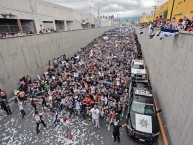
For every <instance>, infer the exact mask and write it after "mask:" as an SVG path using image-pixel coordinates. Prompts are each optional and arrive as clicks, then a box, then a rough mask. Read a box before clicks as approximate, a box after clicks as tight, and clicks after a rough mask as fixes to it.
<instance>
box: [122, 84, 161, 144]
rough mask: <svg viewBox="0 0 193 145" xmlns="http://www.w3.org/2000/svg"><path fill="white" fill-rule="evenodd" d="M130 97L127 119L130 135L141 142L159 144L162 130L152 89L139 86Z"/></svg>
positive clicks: (134, 88)
mask: <svg viewBox="0 0 193 145" xmlns="http://www.w3.org/2000/svg"><path fill="white" fill-rule="evenodd" d="M130 95H131V96H130V99H129V108H128V112H127V117H126V121H127V124H128V125H127V128H126V129H127V133H128V135H129V136H131V137H132V138H134V139H135V140H137V141H140V142H146V143H150V144H151V143H152V144H153V143H155V142H157V140H158V137H159V132H160V129H159V123H158V119H157V112H156V109H155V105H154V98H153V95H152V93H151V89H149V88H147V87H144V86H143V85H139V84H138V85H136V87H133V89H132V91H131V94H130Z"/></svg>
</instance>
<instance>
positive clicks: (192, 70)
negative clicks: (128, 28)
mask: <svg viewBox="0 0 193 145" xmlns="http://www.w3.org/2000/svg"><path fill="white" fill-rule="evenodd" d="M137 32H138V38H139V42H140V43H141V45H142V52H143V56H144V59H145V62H146V64H147V67H148V70H149V73H150V80H151V83H152V86H153V88H154V91H155V93H156V96H157V97H158V100H159V104H160V107H161V109H162V110H163V112H162V114H163V116H164V120H165V122H166V124H165V125H166V127H167V130H168V132H169V136H170V139H171V142H172V144H173V145H192V137H193V125H192V122H193V113H192V112H193V105H192V104H193V96H192V95H193V77H192V75H193V47H192V46H193V41H192V40H193V35H190V34H181V33H180V34H179V35H177V36H175V37H170V38H165V39H163V40H159V38H158V37H156V36H155V38H153V39H149V38H148V31H147V30H146V31H145V32H144V34H143V35H139V28H138V30H137Z"/></svg>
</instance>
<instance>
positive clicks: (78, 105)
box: [76, 102, 80, 110]
mask: <svg viewBox="0 0 193 145" xmlns="http://www.w3.org/2000/svg"><path fill="white" fill-rule="evenodd" d="M79 109H80V104H79V102H76V110H79Z"/></svg>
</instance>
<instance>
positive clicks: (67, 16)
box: [0, 0, 94, 32]
mask: <svg viewBox="0 0 193 145" xmlns="http://www.w3.org/2000/svg"><path fill="white" fill-rule="evenodd" d="M10 13H11V14H12V15H13V16H11V17H7V19H28V20H35V25H36V29H37V32H39V31H40V30H41V27H40V25H42V27H43V28H44V25H43V21H53V22H54V21H55V20H63V21H64V20H68V21H74V22H75V23H74V24H75V25H74V26H73V29H82V27H81V23H82V20H83V19H84V20H87V22H88V23H89V24H94V16H93V15H88V14H84V13H81V12H79V11H76V10H73V9H71V8H67V7H63V6H60V5H56V4H52V3H49V2H46V1H43V0H0V19H1V18H4V17H3V16H2V15H1V14H10ZM53 27H54V28H56V26H55V23H54V26H53Z"/></svg>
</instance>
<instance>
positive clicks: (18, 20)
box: [17, 19, 23, 33]
mask: <svg viewBox="0 0 193 145" xmlns="http://www.w3.org/2000/svg"><path fill="white" fill-rule="evenodd" d="M17 25H18V27H19V30H20V31H21V33H23V28H22V25H21V21H20V19H17Z"/></svg>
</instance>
